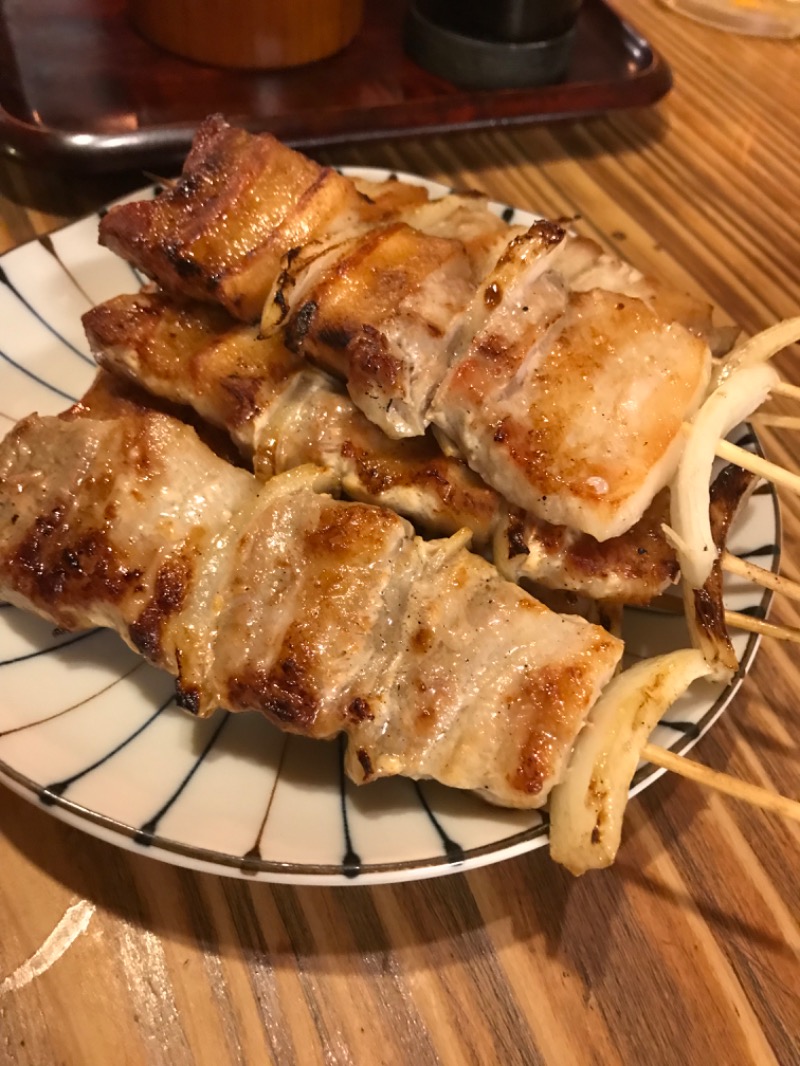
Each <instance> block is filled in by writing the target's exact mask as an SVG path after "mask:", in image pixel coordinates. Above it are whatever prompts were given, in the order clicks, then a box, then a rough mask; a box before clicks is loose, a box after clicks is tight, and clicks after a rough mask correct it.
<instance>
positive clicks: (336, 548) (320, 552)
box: [304, 504, 398, 559]
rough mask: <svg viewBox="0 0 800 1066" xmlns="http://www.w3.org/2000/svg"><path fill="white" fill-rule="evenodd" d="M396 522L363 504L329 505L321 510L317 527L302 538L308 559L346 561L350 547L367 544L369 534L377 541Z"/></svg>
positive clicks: (388, 515) (389, 516)
mask: <svg viewBox="0 0 800 1066" xmlns="http://www.w3.org/2000/svg"><path fill="white" fill-rule="evenodd" d="M397 521H398V519H397V517H396V515H394V514H393V513H392V512H391V511H387V512H383V511H380V510H378V509H377V508H374V507H369V506H367V505H362V504H350V505H349V506H345V507H342V506H341V505H334V506H331V505H328V506H326V507H324V508H323V509H322V511H321V512H320V516H319V522H318V523H317V525H316V526H315V527H314V528H312V529H309V530H308V531H307V532H306V533H305V536H304V541H305V547H306V549H307V551H308V553H309V558H312V559H313V558H317V559H321V558H323V557H324V556H333V557H334V558H335V557H342V558H347V557H348V556H349V555H350V553H351V552H352V550H353V544H361V545H364V546H365V550H366V545H367V544H368V543H369V534H370V531H374V534H375V536H376V538H380V536H381V534H382V532H383V531H384V530H385V529H387V527H388V528H391V527H392V526H393V525H394V524H395V523H396V522H397Z"/></svg>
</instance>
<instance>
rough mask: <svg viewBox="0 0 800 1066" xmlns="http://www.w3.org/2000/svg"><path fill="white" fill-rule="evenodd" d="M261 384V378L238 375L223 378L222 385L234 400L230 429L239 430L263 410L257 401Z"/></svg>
mask: <svg viewBox="0 0 800 1066" xmlns="http://www.w3.org/2000/svg"><path fill="white" fill-rule="evenodd" d="M261 383H262V379H260V378H257V377H243V376H239V375H237V374H229V375H228V376H227V377H224V378H222V380H221V381H220V384H221V385H222V388H223V389H224V390H225V392H226V393H227V394H228V395H229V396H230V397H231V399H232V400H233V408H232V411H231V414H230V416H229V417H230V423H229V426H230V428H232V429H239V428H240V427H241V426H243V425H244V424H245V423H246V422H249V421H250V420H251V419H252V418H253V417H254V416H255V415H257V414H258V413H259V411H260V410H261V408H260V406H259V405H258V403H257V402H256V401H257V399H258V393H259V390H260V388H261Z"/></svg>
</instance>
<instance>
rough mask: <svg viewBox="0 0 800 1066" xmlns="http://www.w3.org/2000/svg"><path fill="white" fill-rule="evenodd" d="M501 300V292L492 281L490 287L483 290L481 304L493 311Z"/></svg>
mask: <svg viewBox="0 0 800 1066" xmlns="http://www.w3.org/2000/svg"><path fill="white" fill-rule="evenodd" d="M502 299H503V290H502V288H501V287H500V286H499V285H498V284H497V282H496V281H493V282H492V283H491V285H487V286H486V288H485V289H484V290H483V302H484V303H485V304H486V306H487V307H488V308H490V309H491V310H494V308H495V307H497V305H498V304H499V303H500V301H501V300H502Z"/></svg>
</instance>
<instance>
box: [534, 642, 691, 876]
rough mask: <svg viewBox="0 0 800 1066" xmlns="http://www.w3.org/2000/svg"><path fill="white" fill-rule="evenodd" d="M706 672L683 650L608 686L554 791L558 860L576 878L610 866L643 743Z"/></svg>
mask: <svg viewBox="0 0 800 1066" xmlns="http://www.w3.org/2000/svg"><path fill="white" fill-rule="evenodd" d="M709 672H710V667H709V665H708V663H707V662H706V661H705V659H704V658H703V655H702V652H699V651H696V650H694V649H682V650H681V651H675V652H671V653H669V654H668V655H660V656H658V657H656V658H654V659H646V660H645V661H644V662H641V663H637V664H636V666H633V667H631V668H630V669H629V670H625V671H624V673H622V674H619V675H618V676H617V677H615V678H614V680H613V681H611V682H610V684H609V685H607V686H606V689H605V691H604V692H603V695H602V696H601V697H600V699H599V700H598V701H597V703H596V704H595V705H594V708H593V709H592V712H591V714H590V715H589V719H588V721H587V724H586V725H585V726H584V728H583V730H582V731H581V733H580V735H579V736H578V740H577V742H576V744H575V747H574V749H573V752H572V757H571V759H570V761H569V764H568V768H567V771H566V774H565V775H564V779H563V781H562V782H561V784H559V785H557V786H556V787H555V788H554V789H553V791H552V793H551V795H550V855H551V857H552V858H553V859H554V860H555V862H559V863H562V864H563V865H564V866H566V867H567V869H568V870H569V871H570V872H571V873H573V874H575V875H576V876H577V875H579V874H582V873H585V872H586V870H591V869H597V868H600V867H604V866H610V865H611V863H612V862H613V861H614V857H615V856H616V854H617V849H618V848H619V843H620V838H621V834H622V816H623V814H624V811H625V805H626V803H627V799H628V789H629V787H630V783H631V780H632V779H633V775H634V773H635V772H636V767H637V764H638V762H639V756H640V753H641V751H642V748H643V747H644V745H645V744H646V743H647V739H648V737H649V736H650V733H651V732H652V731H653V729H654V728H655V726H656V725H657V724H658V722H659V720H660V719H661V717H662V716H663V714H664V712H665V711H666V710H667V708H668V707H669V706H670V704H672V703H674V702H675V700H676V699H677V698H678V697H679V696H681V695H682V694H683V693H684V692H685V691H686V689H687V688H688V687H689V685H691V683H692V682H693V681H695V680H696V679H697V678H699V677H705V676H707V675H708V674H709Z"/></svg>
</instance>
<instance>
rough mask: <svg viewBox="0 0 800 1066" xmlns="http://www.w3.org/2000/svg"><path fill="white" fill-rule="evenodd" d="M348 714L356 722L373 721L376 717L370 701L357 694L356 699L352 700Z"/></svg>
mask: <svg viewBox="0 0 800 1066" xmlns="http://www.w3.org/2000/svg"><path fill="white" fill-rule="evenodd" d="M347 714H348V717H349V718H350V719H351V720H352V721H354V722H371V721H373V720H374V718H375V715H374V714H373V713H372V709H371V707H370V705H369V703H368V701H367V700H365V699H364V698H363V696H356V697H355V699H354V700H351V701H350V705H349V706H348V708H347Z"/></svg>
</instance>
